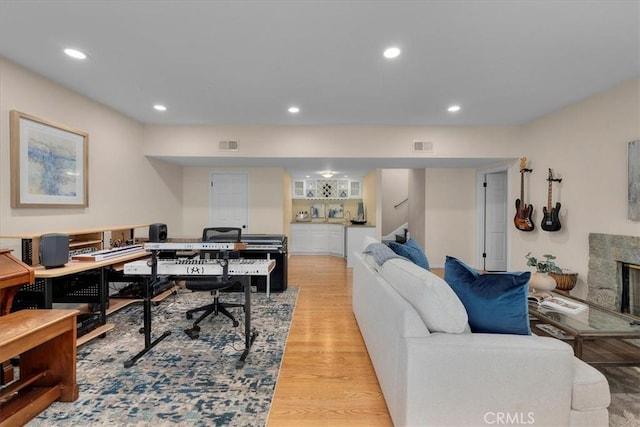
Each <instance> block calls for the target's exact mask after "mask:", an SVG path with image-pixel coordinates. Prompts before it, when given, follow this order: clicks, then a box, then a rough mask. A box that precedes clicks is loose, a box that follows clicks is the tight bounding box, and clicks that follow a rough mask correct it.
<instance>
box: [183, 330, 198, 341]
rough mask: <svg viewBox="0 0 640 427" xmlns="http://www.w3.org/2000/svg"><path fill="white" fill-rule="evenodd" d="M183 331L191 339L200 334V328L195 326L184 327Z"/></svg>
mask: <svg viewBox="0 0 640 427" xmlns="http://www.w3.org/2000/svg"><path fill="white" fill-rule="evenodd" d="M184 332H185V334H187V336H188V337H189V338H191V339H192V340H195V339H196V338H198V337H199V336H200V330H199V329H197V330H196V329H195V328H194V329H185V330H184Z"/></svg>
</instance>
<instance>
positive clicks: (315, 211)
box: [309, 203, 325, 219]
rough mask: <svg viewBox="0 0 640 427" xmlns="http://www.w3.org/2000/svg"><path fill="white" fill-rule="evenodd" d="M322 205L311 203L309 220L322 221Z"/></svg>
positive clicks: (323, 214)
mask: <svg viewBox="0 0 640 427" xmlns="http://www.w3.org/2000/svg"><path fill="white" fill-rule="evenodd" d="M324 208H325V206H324V203H312V204H311V207H310V209H309V211H310V212H311V219H323V218H324V217H325V211H324Z"/></svg>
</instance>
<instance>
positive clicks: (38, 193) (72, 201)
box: [9, 110, 89, 208]
mask: <svg viewBox="0 0 640 427" xmlns="http://www.w3.org/2000/svg"><path fill="white" fill-rule="evenodd" d="M9 114H10V140H11V207H12V208H41V207H50V208H53V207H65V208H68V207H87V206H88V205H89V197H88V196H89V188H88V183H89V180H88V176H89V172H88V167H89V164H88V162H89V156H88V148H89V147H88V145H89V135H88V134H87V133H85V132H82V131H79V130H76V129H73V128H70V127H68V126H64V125H60V124H57V123H53V122H50V121H48V120H43V119H40V118H38V117H34V116H31V115H29V114H25V113H21V112H19V111H15V110H12V111H11V112H10V113H9Z"/></svg>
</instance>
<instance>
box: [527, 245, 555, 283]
mask: <svg viewBox="0 0 640 427" xmlns="http://www.w3.org/2000/svg"><path fill="white" fill-rule="evenodd" d="M542 257H543V258H544V260H538V258H536V257H534V256H532V255H531V252H529V253H528V254H526V255H525V258H527V265H528V266H530V267H535V268H536V272H535V273H533V274H532V275H531V279H530V280H529V288H530V289H531V290H532V291H538V292H542V291H552V290H554V289H555V288H556V286H557V283H556V280H555V279H554V278H553V277H552V276H550V275H549V273H554V272H555V273H562V270H561V269H560V267H558V266H557V265H556V263H555V262H554V261H553V260H554V259H556V257H555V256H553V255H550V254H544V255H542Z"/></svg>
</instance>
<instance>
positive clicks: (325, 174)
mask: <svg viewBox="0 0 640 427" xmlns="http://www.w3.org/2000/svg"><path fill="white" fill-rule="evenodd" d="M320 175H322V177H324V178H331V177H333V175H334V172H333V171H322V172H320Z"/></svg>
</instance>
